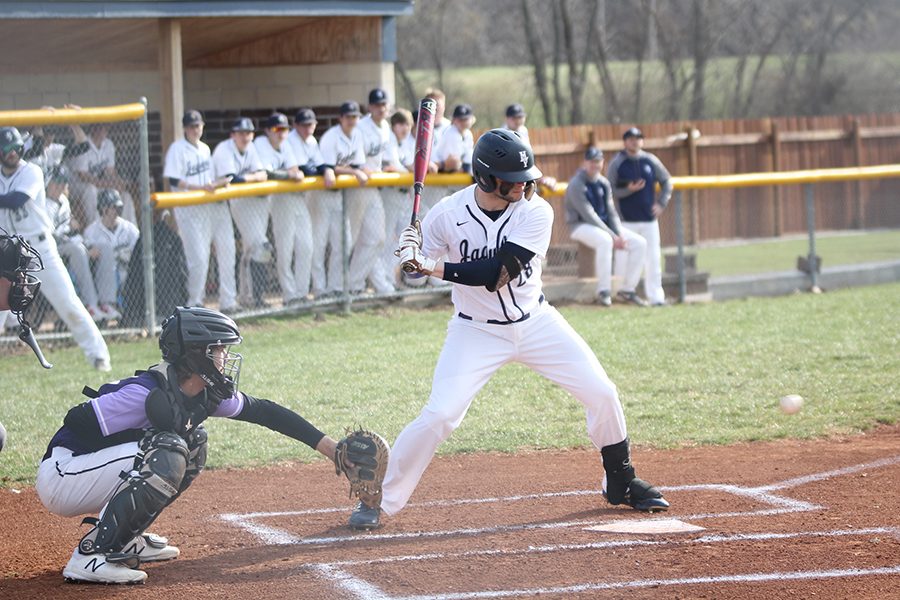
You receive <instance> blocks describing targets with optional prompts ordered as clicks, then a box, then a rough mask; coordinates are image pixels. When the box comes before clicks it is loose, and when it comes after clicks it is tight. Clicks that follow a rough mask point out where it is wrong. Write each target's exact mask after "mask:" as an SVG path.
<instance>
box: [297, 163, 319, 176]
mask: <svg viewBox="0 0 900 600" xmlns="http://www.w3.org/2000/svg"><path fill="white" fill-rule="evenodd" d="M300 170H301V171H303V174H304V175H306V176H307V177H313V176H315V175H321V174H322V173H324V172H325V165H316V164H314V163H313V162H308V163H306V164H305V165H300Z"/></svg>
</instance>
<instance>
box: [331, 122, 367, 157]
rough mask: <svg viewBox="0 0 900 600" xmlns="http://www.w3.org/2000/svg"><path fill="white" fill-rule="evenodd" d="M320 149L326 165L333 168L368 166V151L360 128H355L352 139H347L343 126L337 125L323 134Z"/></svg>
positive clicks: (351, 134)
mask: <svg viewBox="0 0 900 600" xmlns="http://www.w3.org/2000/svg"><path fill="white" fill-rule="evenodd" d="M319 149H320V150H321V151H322V160H324V161H325V162H324V164H326V165H330V166H332V167H346V166H349V165H354V166H356V167H361V166H363V165H364V164H366V149H365V146H364V145H363V139H362V134H361V133H360V132H359V128H358V127H354V128H353V131H352V132H351V133H350V137H347V136H346V135H344V130H343V129H341V126H340V125H335V126H334V127H332V128H330V129H329V130H328V131H326V132H325V133H324V134H322V139H321V140H319Z"/></svg>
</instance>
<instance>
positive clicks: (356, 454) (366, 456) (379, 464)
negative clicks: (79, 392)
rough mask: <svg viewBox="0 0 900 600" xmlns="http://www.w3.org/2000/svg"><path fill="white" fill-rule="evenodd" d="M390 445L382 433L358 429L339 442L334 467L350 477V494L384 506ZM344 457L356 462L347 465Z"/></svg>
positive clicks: (371, 504)
mask: <svg viewBox="0 0 900 600" xmlns="http://www.w3.org/2000/svg"><path fill="white" fill-rule="evenodd" d="M390 452H391V449H390V446H388V443H387V442H386V441H385V439H384V438H383V437H381V436H380V435H378V434H377V433H374V432H372V431H366V430H364V429H358V430H356V431H354V432H352V433H349V434H348V435H347V437H345V438H344V439H342V440H341V441H339V442H338V443H337V447H336V448H335V449H334V469H335V472H336V473H337V474H338V475H340V474H341V473H343V474H344V475H346V476H347V479H349V480H350V497H351V498H352V497H354V496H356V497H357V498H359V499H360V500H362V501H363V502H364V503H365V504H366V505H367V506H369V507H371V508H378V507H380V506H381V483H382V482H383V481H384V473H385V471H386V470H387V464H388V456H389V455H390ZM345 459H346V460H347V461H349V462H351V463H353V467H348V466H347V464H346V462H345Z"/></svg>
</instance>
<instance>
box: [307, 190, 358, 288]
mask: <svg viewBox="0 0 900 600" xmlns="http://www.w3.org/2000/svg"><path fill="white" fill-rule="evenodd" d="M312 193H313V194H314V196H313V197H312V198H313V199H312V203H314V204H315V206H316V208H315V210H312V211H310V214H311V216H313V219H314V222H313V230H314V231H315V232H316V234H315V235H316V238H315V239H316V242H317V245H316V246H315V248H314V249H313V268H312V282H313V294H315V295H316V296H321V295H323V294H330V293H335V292H342V291H343V290H344V262H343V250H342V245H343V241H342V239H343V235H344V232H345V231H346V234H347V239H348V244H349V243H352V240H351V237H350V223H349V221H348V220H347V219H346V218H344V214H343V205H342V204H343V191H342V190H322V191H319V192H312Z"/></svg>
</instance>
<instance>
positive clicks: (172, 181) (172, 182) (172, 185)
mask: <svg viewBox="0 0 900 600" xmlns="http://www.w3.org/2000/svg"><path fill="white" fill-rule="evenodd" d="M180 184H181V180H180V179H178V178H176V177H169V187H170V188H172V189H173V190H177V189H178V186H179V185H180Z"/></svg>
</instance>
